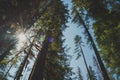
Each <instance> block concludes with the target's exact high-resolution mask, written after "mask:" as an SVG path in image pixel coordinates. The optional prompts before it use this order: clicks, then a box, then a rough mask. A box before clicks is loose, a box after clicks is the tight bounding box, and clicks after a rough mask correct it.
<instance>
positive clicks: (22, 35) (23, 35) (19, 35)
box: [17, 32, 26, 43]
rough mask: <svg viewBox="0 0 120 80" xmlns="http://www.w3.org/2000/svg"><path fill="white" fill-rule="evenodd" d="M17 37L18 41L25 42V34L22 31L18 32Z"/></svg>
mask: <svg viewBox="0 0 120 80" xmlns="http://www.w3.org/2000/svg"><path fill="white" fill-rule="evenodd" d="M17 38H18V41H19V42H20V43H21V42H25V41H26V36H25V34H24V33H22V32H21V33H20V34H18V35H17Z"/></svg>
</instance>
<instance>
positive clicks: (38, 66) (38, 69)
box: [29, 40, 49, 80]
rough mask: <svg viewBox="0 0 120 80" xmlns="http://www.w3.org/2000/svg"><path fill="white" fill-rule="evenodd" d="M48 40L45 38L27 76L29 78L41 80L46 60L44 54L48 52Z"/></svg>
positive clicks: (30, 79)
mask: <svg viewBox="0 0 120 80" xmlns="http://www.w3.org/2000/svg"><path fill="white" fill-rule="evenodd" d="M48 48H49V42H48V41H47V40H45V41H44V42H43V46H42V49H41V51H40V52H39V54H38V57H37V60H36V62H35V64H34V67H33V69H32V72H31V74H30V76H29V80H43V78H44V77H43V72H44V66H45V61H46V55H47V53H48Z"/></svg>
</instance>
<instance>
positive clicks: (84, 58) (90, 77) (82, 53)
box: [80, 46, 92, 80]
mask: <svg viewBox="0 0 120 80" xmlns="http://www.w3.org/2000/svg"><path fill="white" fill-rule="evenodd" d="M80 49H81V53H82V56H83V60H84V63H85V66H86V69H87V72H88V76H89V78H90V80H92V79H91V76H90V71H89V68H88V65H87V61H86V59H85V55H84V53H83V49H82V47H81V46H80Z"/></svg>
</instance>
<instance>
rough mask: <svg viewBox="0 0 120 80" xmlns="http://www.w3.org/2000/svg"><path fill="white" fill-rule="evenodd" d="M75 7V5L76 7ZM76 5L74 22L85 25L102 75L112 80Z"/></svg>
mask: <svg viewBox="0 0 120 80" xmlns="http://www.w3.org/2000/svg"><path fill="white" fill-rule="evenodd" d="M73 3H75V2H74V0H73ZM74 5H75V6H74ZM74 5H73V12H72V13H73V14H74V18H73V22H74V23H78V24H80V25H81V24H82V25H83V27H84V29H85V33H86V34H87V37H88V40H89V41H90V43H91V45H92V47H93V50H94V52H95V55H96V57H97V60H98V63H99V66H100V68H101V71H102V75H103V77H104V80H110V79H109V76H108V73H107V71H106V68H105V66H104V63H103V61H102V59H101V57H100V54H99V51H98V49H97V47H96V45H95V42H94V40H93V38H92V36H91V34H90V32H89V30H88V27H87V25H86V23H85V21H84V19H83V17H82V15H81V14H80V11H79V7H78V6H76V4H74Z"/></svg>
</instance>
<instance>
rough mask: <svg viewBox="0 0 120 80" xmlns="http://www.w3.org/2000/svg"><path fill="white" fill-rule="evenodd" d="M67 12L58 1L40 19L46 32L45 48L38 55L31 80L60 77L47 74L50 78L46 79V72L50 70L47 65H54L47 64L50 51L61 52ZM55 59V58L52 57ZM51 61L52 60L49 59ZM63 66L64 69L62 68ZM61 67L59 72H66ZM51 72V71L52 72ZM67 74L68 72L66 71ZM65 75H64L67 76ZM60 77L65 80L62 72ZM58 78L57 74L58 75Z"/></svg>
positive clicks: (50, 79)
mask: <svg viewBox="0 0 120 80" xmlns="http://www.w3.org/2000/svg"><path fill="white" fill-rule="evenodd" d="M67 17H68V16H67V10H66V7H65V6H64V5H63V3H62V1H60V0H56V1H55V2H54V3H53V5H51V6H50V7H49V8H48V11H47V12H46V13H45V14H44V15H43V16H42V17H41V19H40V25H41V26H43V27H45V28H44V31H45V36H46V38H45V40H44V42H43V46H42V49H41V51H40V52H39V54H38V57H37V60H36V62H35V64H34V68H33V70H32V72H31V75H30V77H29V80H34V79H37V80H43V79H47V77H48V78H49V80H52V79H55V80H56V79H57V78H58V77H56V78H55V76H54V78H52V77H53V76H52V75H51V76H49V75H50V74H49V73H46V74H47V75H48V76H47V77H45V76H44V75H45V71H46V69H45V68H46V67H47V69H48V70H49V68H51V67H48V66H46V65H52V64H50V63H47V56H48V57H51V56H49V55H48V53H49V51H50V50H55V51H57V52H59V51H60V49H61V47H60V46H62V45H61V37H62V32H61V30H62V29H63V28H65V27H66V26H65V23H66V21H67ZM52 39H54V40H55V41H54V42H52V43H51V40H52ZM52 46H55V47H54V48H55V49H54V48H51V47H52ZM51 54H55V53H51ZM52 57H53V56H52ZM49 59H50V58H49ZM52 66H53V67H55V66H57V64H56V65H52ZM62 66H63V68H62ZM59 69H60V68H59V65H58V71H60V70H62V69H63V70H64V65H61V69H60V70H59ZM50 71H51V70H50ZM52 72H54V73H53V74H55V71H53V70H52V71H51V73H52ZM65 73H66V71H65ZM65 73H64V74H65ZM58 75H59V76H60V75H61V76H60V77H61V78H60V77H59V78H60V79H63V77H64V75H63V73H62V72H61V74H58ZM56 76H57V74H56Z"/></svg>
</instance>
